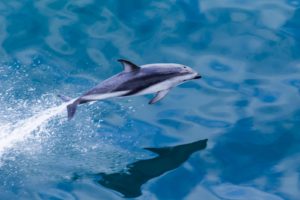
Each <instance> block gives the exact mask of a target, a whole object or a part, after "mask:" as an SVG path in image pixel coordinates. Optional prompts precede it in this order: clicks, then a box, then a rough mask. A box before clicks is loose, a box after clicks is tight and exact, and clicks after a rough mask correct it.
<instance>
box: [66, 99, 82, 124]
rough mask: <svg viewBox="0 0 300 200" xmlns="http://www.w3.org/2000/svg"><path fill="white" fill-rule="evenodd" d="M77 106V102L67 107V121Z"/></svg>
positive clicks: (72, 115)
mask: <svg viewBox="0 0 300 200" xmlns="http://www.w3.org/2000/svg"><path fill="white" fill-rule="evenodd" d="M78 104H79V102H78V101H74V102H73V103H71V104H69V105H67V110H68V120H70V119H72V118H73V117H74V115H75V112H76V109H77V106H78Z"/></svg>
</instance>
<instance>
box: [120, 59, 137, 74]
mask: <svg viewBox="0 0 300 200" xmlns="http://www.w3.org/2000/svg"><path fill="white" fill-rule="evenodd" d="M118 61H119V62H120V63H121V64H122V65H123V67H124V71H125V72H132V71H135V70H138V69H140V67H139V66H137V65H136V64H133V63H132V62H130V61H128V60H124V59H119V60H118Z"/></svg>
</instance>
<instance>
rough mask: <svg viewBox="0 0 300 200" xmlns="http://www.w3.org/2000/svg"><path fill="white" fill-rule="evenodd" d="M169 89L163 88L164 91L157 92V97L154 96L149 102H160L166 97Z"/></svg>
mask: <svg viewBox="0 0 300 200" xmlns="http://www.w3.org/2000/svg"><path fill="white" fill-rule="evenodd" d="M169 91H170V89H167V90H162V91H159V92H157V93H156V95H155V97H153V99H151V100H150V101H149V104H154V103H156V102H158V101H159V100H161V99H162V98H164V97H165V96H166V95H167V94H168V92H169Z"/></svg>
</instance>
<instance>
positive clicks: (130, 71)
mask: <svg viewBox="0 0 300 200" xmlns="http://www.w3.org/2000/svg"><path fill="white" fill-rule="evenodd" d="M118 61H119V62H120V63H121V64H122V65H123V67H124V70H123V71H122V72H120V73H118V74H116V75H114V76H112V77H110V78H108V79H106V80H104V81H103V82H101V83H99V84H98V85H96V86H95V87H94V88H92V89H91V90H89V91H88V92H86V93H84V94H83V95H81V96H80V97H78V98H77V99H75V100H72V99H71V98H69V97H65V96H63V95H59V97H60V98H61V99H62V100H64V101H72V103H70V104H69V105H68V106H67V111H68V119H69V120H70V119H71V118H72V117H73V116H74V114H75V112H76V109H77V106H78V105H79V104H83V103H88V102H92V101H97V100H103V99H108V98H112V97H125V96H135V95H144V94H151V93H156V95H155V96H154V97H153V98H152V99H151V100H150V101H149V104H154V103H156V102H158V101H159V100H161V99H162V98H164V97H165V96H166V95H167V94H168V92H169V91H170V89H172V88H173V87H175V86H177V85H179V84H181V83H183V82H185V81H188V80H192V79H199V78H201V76H200V74H199V73H197V72H196V71H194V70H193V69H192V68H190V67H188V66H185V65H182V64H176V63H154V64H146V65H141V66H138V65H136V64H134V63H132V62H130V61H128V60H124V59H119V60H118Z"/></svg>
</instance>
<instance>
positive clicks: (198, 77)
mask: <svg viewBox="0 0 300 200" xmlns="http://www.w3.org/2000/svg"><path fill="white" fill-rule="evenodd" d="M200 78H201V76H200V75H197V76H195V77H194V78H193V79H200Z"/></svg>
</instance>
